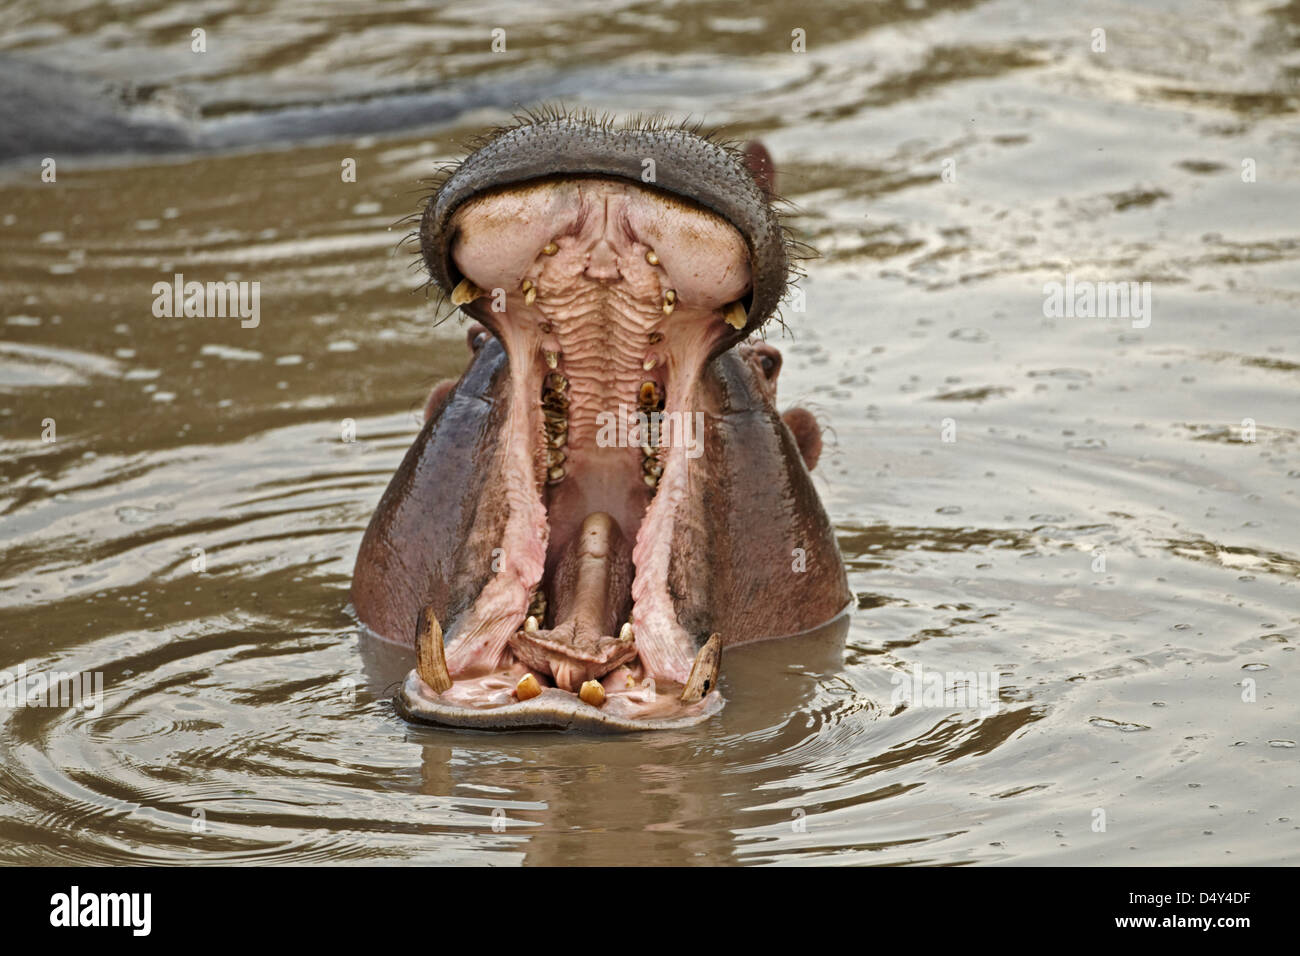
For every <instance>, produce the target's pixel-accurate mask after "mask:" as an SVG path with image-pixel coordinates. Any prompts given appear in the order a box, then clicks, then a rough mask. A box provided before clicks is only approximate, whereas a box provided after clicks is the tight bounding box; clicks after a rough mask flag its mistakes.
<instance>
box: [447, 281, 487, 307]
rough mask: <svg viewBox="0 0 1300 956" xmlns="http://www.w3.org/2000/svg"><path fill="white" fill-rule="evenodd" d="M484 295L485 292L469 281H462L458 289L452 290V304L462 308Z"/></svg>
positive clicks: (458, 284) (457, 286)
mask: <svg viewBox="0 0 1300 956" xmlns="http://www.w3.org/2000/svg"><path fill="white" fill-rule="evenodd" d="M482 294H483V290H482V289H480V288H479V287H478V286H476V285H475V284H474V283H472V282H470V281H469V280H468V279H461V280H460V282H459V283H457V285H456V288H454V289H452V290H451V304H452V305H456V306H460V305H465V304H466V303H468V302H473V301H474V300H475V299H477V298H478V297H479V296H481V295H482Z"/></svg>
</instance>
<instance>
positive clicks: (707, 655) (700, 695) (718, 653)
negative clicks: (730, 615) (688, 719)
mask: <svg viewBox="0 0 1300 956" xmlns="http://www.w3.org/2000/svg"><path fill="white" fill-rule="evenodd" d="M721 663H722V637H721V636H720V635H718V634H711V635H709V639H708V640H707V641H705V642H704V646H703V647H701V648H700V652H699V653H698V654H696V655H695V663H694V664H693V665H692V666H691V676H690V677H688V678H687V679H686V687H685V688H683V689H682V697H681V700H682V703H684V704H694V703H695V702H697V701H700V700H703V699H704V697H705V696H706V695H707V694H708V693H709V691H711V690H713V687H714V685H716V684H717V683H718V665H719V664H721Z"/></svg>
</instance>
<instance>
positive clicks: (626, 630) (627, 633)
mask: <svg viewBox="0 0 1300 956" xmlns="http://www.w3.org/2000/svg"><path fill="white" fill-rule="evenodd" d="M618 639H619V640H620V641H632V640H635V639H636V632H635V631H633V630H632V622H631V621H624V622H623V626H622V627H621V628H619V630H618Z"/></svg>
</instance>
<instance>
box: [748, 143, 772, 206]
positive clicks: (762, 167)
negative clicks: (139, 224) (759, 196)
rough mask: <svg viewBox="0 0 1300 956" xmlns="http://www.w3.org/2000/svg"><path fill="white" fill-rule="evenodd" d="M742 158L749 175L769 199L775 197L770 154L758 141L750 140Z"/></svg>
mask: <svg viewBox="0 0 1300 956" xmlns="http://www.w3.org/2000/svg"><path fill="white" fill-rule="evenodd" d="M743 156H744V160H745V168H746V169H748V170H749V175H751V176H753V177H754V182H756V183H758V186H759V188H760V189H762V190H763V192H764V193H766V194H767V198H768V199H771V198H772V197H773V196H775V195H776V164H775V163H773V162H772V154H771V153H769V152H768V151H767V147H766V146H764V145H763V144H762V143H760V142H759V141H758V140H756V139H751V140H750V141H749V142H748V143H746V144H745V149H744V152H743Z"/></svg>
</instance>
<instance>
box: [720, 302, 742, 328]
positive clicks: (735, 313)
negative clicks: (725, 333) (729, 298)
mask: <svg viewBox="0 0 1300 956" xmlns="http://www.w3.org/2000/svg"><path fill="white" fill-rule="evenodd" d="M722 319H723V321H725V322H726V323H727V324H728V325H729V326H731V327H732V328H733V329H743V328H744V327H745V322H746V321H748V319H747V317H746V315H745V307H744V306H743V305H741V303H740V300H739V299H737V300H736V301H735V302H733V303H731V305H729V306H727V308H726V311H724V312H723V313H722Z"/></svg>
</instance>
